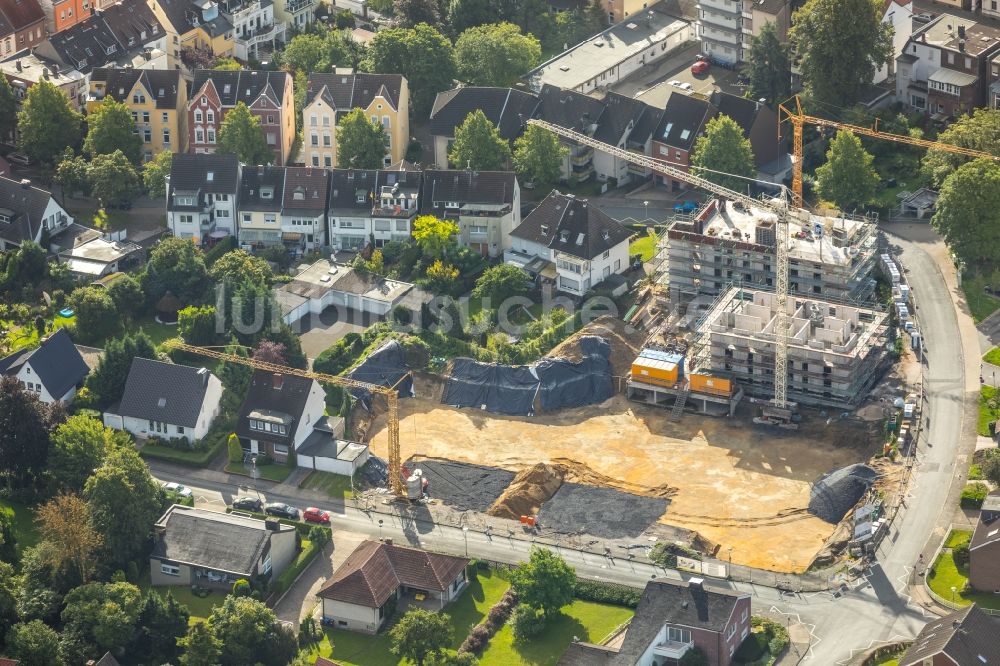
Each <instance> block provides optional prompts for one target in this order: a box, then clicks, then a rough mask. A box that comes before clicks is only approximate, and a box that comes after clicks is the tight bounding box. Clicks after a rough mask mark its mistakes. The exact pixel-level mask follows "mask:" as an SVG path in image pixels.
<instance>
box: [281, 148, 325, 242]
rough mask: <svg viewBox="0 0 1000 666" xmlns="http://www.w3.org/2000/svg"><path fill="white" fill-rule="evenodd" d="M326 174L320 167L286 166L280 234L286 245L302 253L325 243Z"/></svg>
mask: <svg viewBox="0 0 1000 666" xmlns="http://www.w3.org/2000/svg"><path fill="white" fill-rule="evenodd" d="M328 187H329V177H328V176H327V173H326V171H324V170H323V169H314V168H312V167H286V168H285V192H284V198H283V201H284V206H283V207H282V209H281V234H282V238H281V240H282V242H283V243H284V245H285V247H288V248H290V249H291V250H292V251H293V252H294V253H295V254H303V253H305V252H309V251H312V250H316V249H319V248H320V247H322V246H324V245H326V242H325V239H326V201H327V188H328Z"/></svg>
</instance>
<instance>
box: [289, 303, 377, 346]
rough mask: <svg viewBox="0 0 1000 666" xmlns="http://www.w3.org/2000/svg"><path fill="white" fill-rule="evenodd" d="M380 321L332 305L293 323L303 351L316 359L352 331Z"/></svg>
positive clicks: (367, 315) (374, 317)
mask: <svg viewBox="0 0 1000 666" xmlns="http://www.w3.org/2000/svg"><path fill="white" fill-rule="evenodd" d="M377 321H379V318H378V317H376V316H374V315H371V314H368V313H361V312H357V311H356V310H348V309H345V308H338V307H331V308H327V309H326V310H324V311H323V312H322V313H321V314H319V315H314V314H310V315H308V316H306V317H303V318H302V319H301V320H299V321H298V322H296V323H295V324H293V325H292V329H293V330H294V331H296V332H297V333H299V337H300V338H301V340H302V351H303V352H305V355H306V356H307V357H308V358H311V359H314V358H316V357H317V356H319V355H320V353H321V352H323V350H325V349H327V348H329V347H330V346H331V345H333V344H334V343H336V342H337V341H338V340H340V339H341V338H343V337H344V336H345V335H347V334H348V333H350V332H351V331H353V332H355V333H363V332H364V330H365V329H366V328H368V327H369V326H371V325H372V324H373V323H375V322H377Z"/></svg>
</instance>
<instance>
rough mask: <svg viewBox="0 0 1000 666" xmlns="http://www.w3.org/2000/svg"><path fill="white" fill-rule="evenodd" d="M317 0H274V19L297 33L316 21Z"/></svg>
mask: <svg viewBox="0 0 1000 666" xmlns="http://www.w3.org/2000/svg"><path fill="white" fill-rule="evenodd" d="M317 5H318V0H276V1H275V3H274V17H275V19H277V20H278V21H281V22H282V23H284V24H285V25H286V26H288V27H289V28H291V29H292V30H295V31H297V32H303V31H305V29H306V27H308V26H309V24H310V23H312V22H313V21H315V20H316V7H317Z"/></svg>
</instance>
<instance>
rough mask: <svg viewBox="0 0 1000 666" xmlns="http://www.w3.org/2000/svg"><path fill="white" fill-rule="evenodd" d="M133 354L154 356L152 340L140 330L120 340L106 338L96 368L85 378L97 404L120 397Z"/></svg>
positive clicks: (146, 356) (103, 404)
mask: <svg viewBox="0 0 1000 666" xmlns="http://www.w3.org/2000/svg"><path fill="white" fill-rule="evenodd" d="M137 357H139V358H149V359H155V358H156V348H155V347H154V346H153V342H152V340H150V339H149V336H148V335H146V334H145V333H143V332H141V331H140V332H139V333H137V334H135V335H126V336H124V337H123V338H121V339H115V340H109V341H108V343H107V345H105V347H104V354H102V355H101V358H100V360H99V361H98V362H97V367H96V368H94V371H93V372H91V373H90V375H89V376H88V377H87V380H86V385H87V388H88V389H90V391H91V392H92V393H93V394H94V395H95V396H96V399H97V402H98V404H99V405H100V406H101V407H106V406H107V405H110V404H111V403H112V402H114V401H116V400H120V399H121V397H122V393H123V392H124V391H125V380H126V379H128V373H129V370H130V369H131V368H132V360H133V359H135V358H137Z"/></svg>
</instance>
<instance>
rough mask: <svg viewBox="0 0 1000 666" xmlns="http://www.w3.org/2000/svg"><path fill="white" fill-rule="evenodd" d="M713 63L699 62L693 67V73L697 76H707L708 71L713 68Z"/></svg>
mask: <svg viewBox="0 0 1000 666" xmlns="http://www.w3.org/2000/svg"><path fill="white" fill-rule="evenodd" d="M711 66H712V65H711V63H709V62H708V61H707V60H699V61H698V62H696V63H695V64H693V65H691V73H692V74H694V75H695V76H701V75H702V74H707V73H708V69H709V68H710V67H711Z"/></svg>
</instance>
